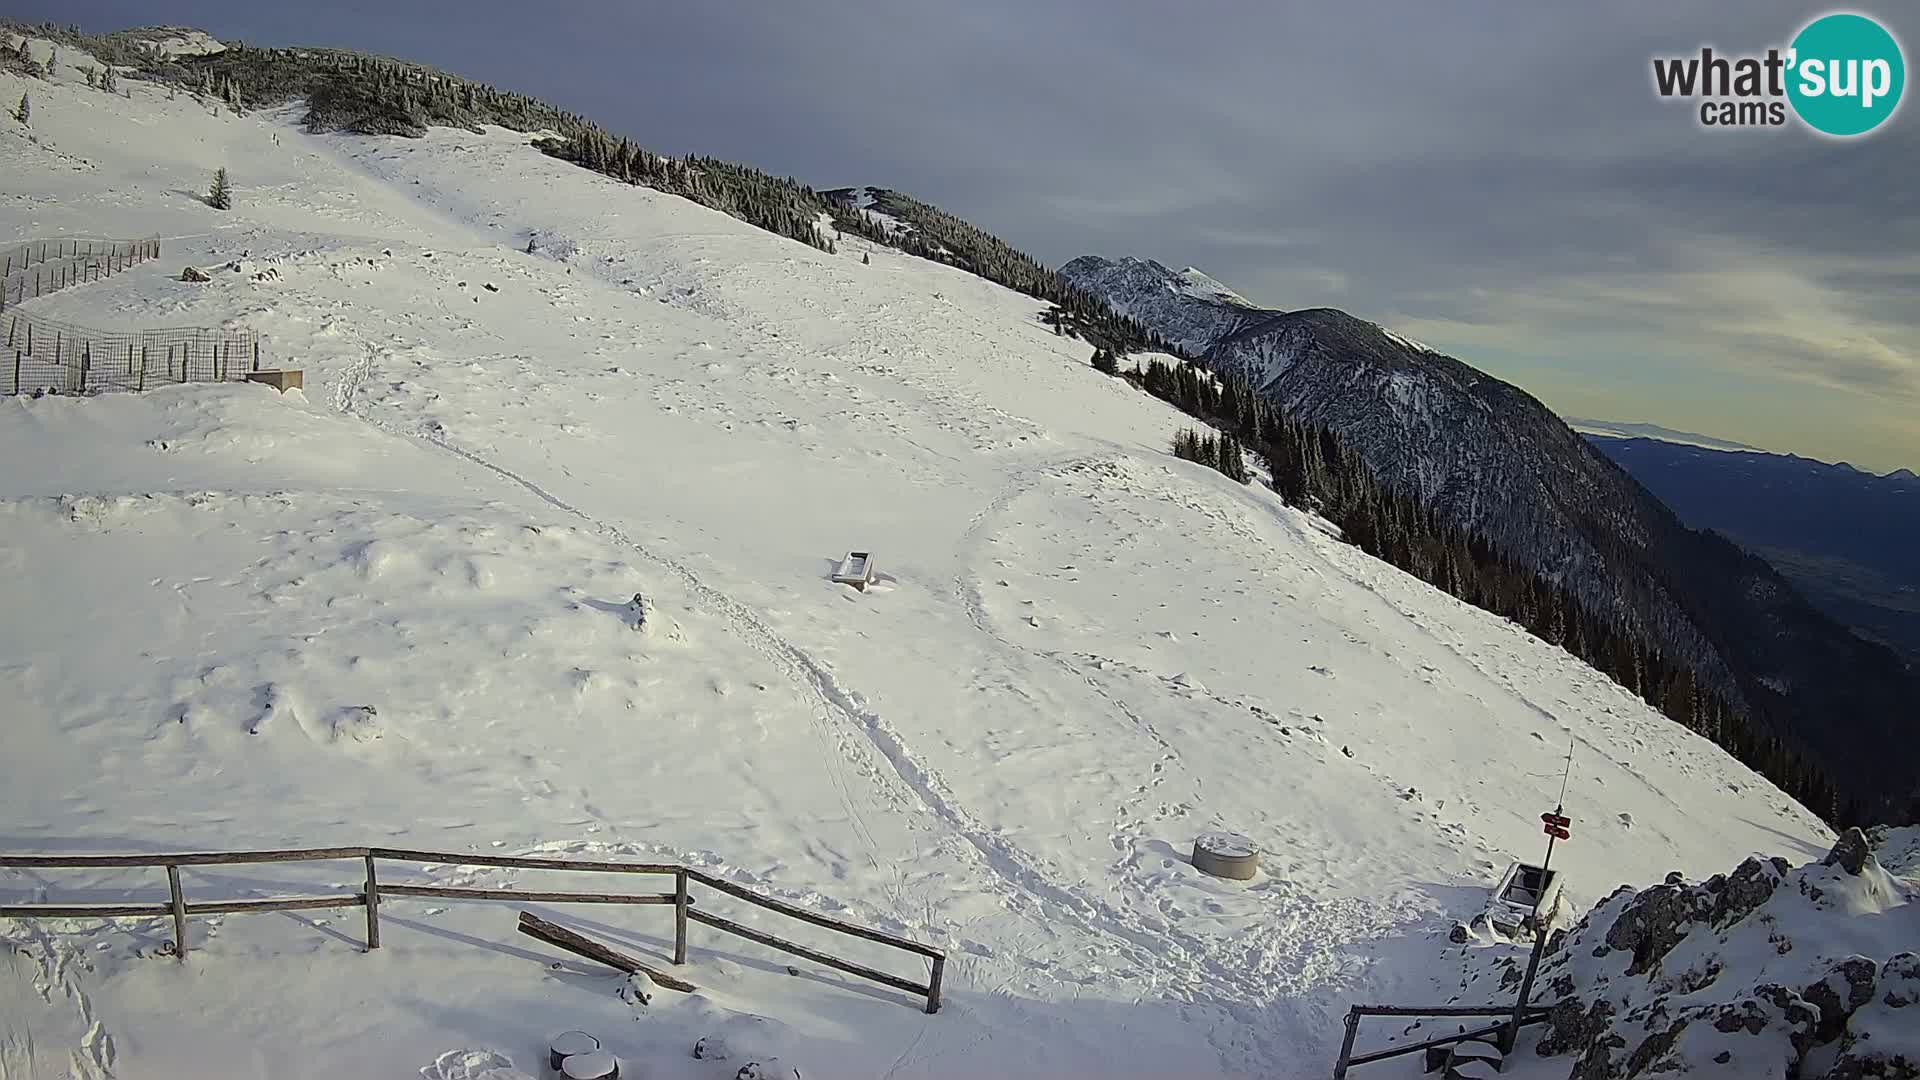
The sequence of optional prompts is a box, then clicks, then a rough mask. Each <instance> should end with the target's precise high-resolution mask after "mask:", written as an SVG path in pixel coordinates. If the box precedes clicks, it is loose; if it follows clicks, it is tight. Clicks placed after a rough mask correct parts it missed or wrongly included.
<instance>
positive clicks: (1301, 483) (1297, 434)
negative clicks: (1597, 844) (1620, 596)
mask: <svg viewBox="0 0 1920 1080" xmlns="http://www.w3.org/2000/svg"><path fill="white" fill-rule="evenodd" d="M1122 375H1123V376H1124V377H1125V378H1127V379H1128V380H1129V381H1131V382H1134V383H1135V384H1136V385H1138V386H1139V387H1140V388H1141V389H1143V390H1145V391H1147V392H1148V393H1150V394H1153V395H1154V396H1155V397H1158V398H1160V399H1161V400H1163V401H1166V402H1168V403H1169V404H1171V405H1173V406H1175V407H1176V408H1179V409H1180V410H1181V411H1182V412H1185V413H1187V414H1188V415H1190V416H1193V417H1194V418H1196V419H1198V420H1201V421H1203V422H1205V423H1207V424H1208V425H1209V426H1210V427H1211V428H1213V429H1215V430H1214V433H1213V434H1200V433H1199V432H1196V431H1192V430H1186V431H1182V432H1180V433H1179V434H1178V435H1176V436H1175V437H1174V443H1173V452H1174V453H1175V454H1176V455H1178V456H1180V457H1183V458H1187V459H1189V460H1193V461H1199V462H1201V463H1203V464H1207V465H1210V466H1212V467H1214V468H1217V469H1220V471H1221V472H1223V473H1226V474H1227V475H1229V476H1234V475H1235V473H1236V472H1238V473H1239V475H1238V476H1236V479H1242V480H1244V479H1245V478H1246V477H1245V467H1244V465H1239V467H1238V468H1237V469H1236V468H1235V467H1234V466H1233V465H1228V464H1226V462H1227V461H1228V460H1231V461H1233V462H1235V463H1237V462H1239V460H1240V455H1239V447H1240V446H1241V445H1242V444H1244V445H1245V446H1247V447H1248V448H1250V449H1252V450H1253V452H1254V453H1256V454H1257V455H1258V456H1259V457H1260V458H1261V459H1262V461H1263V462H1264V463H1265V465H1266V467H1267V470H1268V472H1269V474H1270V476H1271V477H1272V484H1273V488H1274V490H1275V491H1276V492H1277V493H1279V495H1280V497H1281V498H1282V499H1283V500H1285V501H1286V502H1287V504H1288V505H1291V506H1297V507H1302V508H1305V509H1309V510H1312V511H1313V512H1315V513H1318V514H1319V515H1320V516H1322V517H1324V518H1326V519H1327V520H1328V521H1330V522H1332V523H1333V524H1334V525H1336V526H1338V527H1339V529H1340V532H1341V535H1342V536H1343V537H1344V538H1345V539H1346V540H1347V542H1348V543H1351V544H1353V545H1354V546H1356V547H1358V548H1360V549H1361V550H1362V551H1365V552H1366V553H1367V554H1369V555H1372V556H1374V557H1376V558H1378V559H1381V560H1383V561H1385V562H1389V563H1392V564H1393V565H1394V566H1396V567H1398V568H1400V569H1401V570H1404V571H1406V572H1407V573H1410V574H1412V575H1414V576H1415V577H1418V578H1420V579H1421V580H1423V581H1425V582H1427V583H1428V584H1430V585H1433V586H1434V587H1436V588H1438V589H1440V590H1442V591H1443V592H1446V593H1448V594H1449V595H1451V596H1454V597H1456V598H1458V599H1460V600H1462V601H1465V602H1466V603H1469V604H1472V605H1473V606H1475V607H1478V608H1480V609H1482V610H1485V611H1490V612H1492V613H1494V614H1495V615H1499V616H1501V617H1503V618H1507V619H1510V620H1512V621H1513V622H1515V623H1517V624H1519V625H1520V626H1522V627H1524V628H1526V630H1527V631H1528V632H1529V633H1531V634H1533V635H1534V636H1535V637H1537V638H1540V639H1541V640H1543V641H1546V642H1548V643H1549V644H1552V645H1556V646H1558V647H1560V648H1562V649H1564V650H1566V651H1567V652H1568V653H1571V654H1572V655H1574V656H1576V657H1578V658H1580V659H1581V660H1583V661H1585V662H1586V663H1587V664H1588V665H1589V666H1591V667H1593V668H1594V669H1595V670H1597V671H1600V672H1601V673H1603V674H1605V675H1607V676H1608V677H1609V678H1611V679H1612V680H1613V681H1614V682H1616V683H1618V684H1619V685H1620V686H1622V687H1624V688H1625V689H1627V690H1628V691H1630V692H1632V693H1633V694H1634V695H1636V696H1638V697H1639V698H1640V699H1641V700H1643V701H1645V702H1646V703H1647V704H1649V705H1651V706H1653V707H1654V708H1657V709H1659V710H1660V711H1661V712H1663V713H1665V714H1666V715H1667V716H1668V717H1670V718H1672V719H1673V720H1675V721H1677V722H1679V723H1681V724H1684V725H1686V726H1687V727H1688V728H1689V729H1691V730H1693V731H1695V732H1698V733H1699V734H1701V735H1703V736H1705V737H1706V738H1708V739H1711V740H1712V741H1713V742H1714V743H1716V744H1717V745H1719V746H1721V747H1723V748H1724V749H1726V750H1727V751H1728V752H1729V753H1731V754H1732V755H1733V756H1734V757H1735V758H1737V759H1739V760H1740V761H1741V762H1743V763H1744V764H1746V765H1747V766H1748V767H1749V768H1751V769H1753V770H1754V771H1755V772H1757V773H1759V774H1760V775H1762V776H1764V777H1766V778H1767V779H1768V780H1770V781H1772V782H1773V783H1774V784H1775V785H1776V786H1777V787H1779V788H1780V789H1781V790H1782V791H1784V792H1786V793H1787V794H1789V795H1791V796H1793V797H1794V798H1795V799H1796V800H1798V801H1799V802H1800V803H1801V805H1803V806H1805V807H1807V808H1808V809H1809V810H1812V811H1813V812H1814V813H1816V814H1819V815H1820V816H1821V817H1822V818H1824V819H1826V820H1827V821H1828V822H1829V823H1830V824H1833V825H1835V826H1836V827H1845V826H1847V825H1853V824H1865V823H1866V822H1864V821H1863V820H1862V818H1863V816H1864V815H1865V813H1866V808H1864V807H1863V806H1862V805H1861V803H1860V802H1858V801H1857V800H1856V799H1854V798H1851V797H1849V796H1848V795H1847V794H1846V793H1844V792H1842V791H1841V790H1840V789H1839V788H1838V787H1837V786H1836V785H1835V784H1834V782H1833V780H1832V778H1831V777H1830V776H1828V775H1827V774H1826V772H1825V771H1824V770H1823V769H1822V768H1820V767H1819V766H1818V765H1817V764H1816V763H1815V762H1814V761H1813V760H1812V759H1811V758H1810V757H1808V756H1807V755H1806V754H1804V753H1803V752H1801V751H1800V750H1799V749H1797V748H1796V747H1794V746H1792V745H1790V744H1789V743H1788V742H1786V741H1785V740H1783V739H1781V738H1780V737H1779V736H1778V735H1777V734H1776V733H1774V732H1773V731H1772V730H1771V729H1770V728H1769V727H1768V726H1767V725H1766V724H1764V723H1762V722H1758V721H1756V719H1755V718H1754V717H1753V716H1752V715H1751V714H1750V713H1749V712H1748V711H1747V710H1745V709H1742V708H1740V707H1739V706H1737V705H1735V704H1734V703H1733V701H1732V700H1731V699H1730V698H1729V697H1728V696H1727V695H1725V694H1722V693H1720V692H1718V691H1716V690H1714V689H1712V688H1710V687H1708V686H1706V685H1705V684H1704V682H1703V680H1701V679H1700V677H1699V676H1698V675H1697V674H1696V673H1695V672H1694V670H1693V669H1692V668H1691V667H1689V666H1687V665H1685V664H1681V663H1676V662H1672V661H1670V660H1669V659H1668V658H1666V657H1663V656H1662V655H1661V654H1660V652H1659V650H1658V649H1656V648H1652V647H1650V646H1649V645H1648V644H1647V643H1646V642H1645V640H1644V639H1643V638H1641V637H1640V636H1639V635H1637V634H1634V633H1632V632H1631V631H1629V630H1628V629H1626V628H1625V627H1623V626H1622V625H1620V624H1619V623H1617V622H1614V621H1612V620H1609V619H1604V618H1601V617H1598V616H1596V615H1595V614H1594V613H1593V612H1592V611H1590V610H1589V609H1588V608H1587V607H1586V606H1585V605H1584V604H1582V603H1581V602H1580V600H1579V599H1578V598H1577V597H1575V596H1574V594H1573V593H1572V592H1571V591H1569V590H1567V589H1565V588H1563V587H1561V586H1559V585H1557V584H1555V583H1554V582H1552V581H1551V580H1549V579H1547V578H1545V577H1542V576H1541V575H1539V574H1536V573H1534V572H1533V571H1532V570H1531V569H1529V568H1527V567H1526V566H1523V565H1521V564H1520V563H1519V562H1518V561H1517V560H1515V559H1512V558H1509V557H1507V556H1506V555H1505V554H1504V553H1502V552H1501V551H1499V550H1498V549H1497V548H1495V547H1494V546H1493V545H1492V544H1491V543H1489V542H1487V541H1486V540H1484V539H1482V538H1480V537H1478V536H1475V535H1473V534H1470V533H1468V532H1467V531H1465V530H1462V529H1460V528H1457V527H1454V526H1452V525H1449V524H1447V523H1444V522H1442V521H1441V520H1440V519H1439V518H1438V517H1437V516H1436V515H1435V514H1434V513H1432V512H1431V511H1429V510H1427V509H1426V508H1425V507H1423V506H1421V505H1420V503H1418V502H1417V501H1416V500H1414V499H1413V498H1412V497H1410V496H1407V495H1404V494H1401V493H1399V492H1396V491H1393V490H1390V489H1389V488H1387V487H1386V486H1384V485H1383V484H1381V483H1380V482H1378V481H1377V480H1376V479H1375V478H1374V476H1373V473H1372V472H1371V470H1369V469H1368V468H1367V466H1366V464H1365V462H1364V461H1363V460H1362V459H1361V457H1360V455H1359V454H1358V453H1356V452H1353V451H1350V450H1348V449H1347V448H1346V446H1345V445H1344V444H1343V443H1342V442H1341V440H1340V438H1339V436H1338V435H1336V434H1335V433H1334V432H1333V431H1331V430H1329V429H1326V428H1322V427H1319V426H1317V425H1311V424H1305V423H1301V422H1298V421H1295V420H1292V419H1289V418H1288V417H1286V416H1285V415H1284V414H1283V413H1282V412H1281V411H1280V410H1279V409H1278V408H1277V407H1276V406H1274V405H1273V404H1272V403H1270V402H1269V401H1267V400H1266V399H1265V398H1262V397H1261V396H1260V395H1259V394H1258V393H1257V392H1256V391H1255V390H1254V388H1253V387H1252V386H1251V385H1250V384H1248V383H1247V382H1246V381H1245V380H1244V379H1227V380H1221V379H1219V378H1217V377H1216V376H1214V375H1213V374H1212V373H1210V372H1207V371H1204V370H1202V369H1201V368H1200V367H1199V365H1197V364H1194V363H1192V362H1185V363H1178V364H1169V363H1166V362H1164V361H1160V360H1153V361H1150V362H1148V363H1147V364H1146V365H1144V366H1142V367H1138V368H1136V369H1130V370H1127V371H1124V372H1122ZM1228 448H1231V449H1228ZM1908 813H1909V814H1910V815H1920V804H1916V805H1915V806H1914V807H1911V808H1909V809H1908Z"/></svg>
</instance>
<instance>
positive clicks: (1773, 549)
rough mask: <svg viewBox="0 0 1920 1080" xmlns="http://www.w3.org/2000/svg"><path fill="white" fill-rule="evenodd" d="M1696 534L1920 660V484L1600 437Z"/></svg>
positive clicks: (1793, 461)
mask: <svg viewBox="0 0 1920 1080" xmlns="http://www.w3.org/2000/svg"><path fill="white" fill-rule="evenodd" d="M1588 439H1589V440H1590V441H1591V442H1592V443H1593V445H1594V446H1596V447H1598V448H1599V450H1600V452H1601V453H1603V454H1605V455H1607V457H1609V458H1611V459H1612V460H1613V461H1614V462H1616V463H1617V464H1619V465H1620V467H1621V468H1624V469H1626V470H1627V472H1628V473H1630V474H1632V476H1633V477H1634V478H1635V479H1637V480H1639V481H1640V482H1641V483H1642V484H1644V485H1646V487H1647V488H1648V489H1649V490H1651V491H1652V492H1653V493H1654V494H1655V495H1657V496H1659V498H1660V500H1661V501H1662V502H1665V503H1666V504H1667V505H1668V506H1670V507H1672V508H1673V509H1674V511H1675V512H1676V513H1678V514H1679V515H1680V518H1681V520H1682V521H1685V522H1686V523H1687V524H1688V525H1691V526H1693V527H1695V528H1703V529H1713V530H1715V531H1717V532H1720V533H1723V534H1725V535H1726V536H1727V537H1728V538H1730V539H1732V540H1734V541H1736V542H1737V543H1739V544H1740V545H1741V546H1742V547H1745V548H1747V549H1749V550H1751V551H1754V552H1756V553H1758V554H1760V555H1762V556H1764V557H1765V558H1766V559H1767V561H1768V562H1770V563H1772V564H1773V565H1774V566H1776V567H1778V568H1779V569H1780V572H1781V573H1783V574H1785V575H1786V576H1787V578H1788V580H1790V581H1792V582H1793V583H1794V584H1795V585H1797V586H1798V587H1799V588H1800V590H1801V591H1802V592H1804V593H1805V594H1806V595H1807V598H1808V599H1810V600H1812V601H1813V603H1814V605H1815V606H1816V607H1818V608H1820V610H1822V611H1824V612H1826V613H1827V614H1829V615H1831V616H1833V617H1834V618H1835V619H1838V620H1840V621H1841V622H1843V623H1846V624H1847V625H1849V626H1852V627H1853V628H1854V629H1855V630H1857V631H1858V632H1860V633H1861V634H1862V635H1863V636H1866V637H1870V638H1874V639H1877V640H1880V641H1884V642H1887V643H1888V644H1890V645H1892V646H1893V647H1894V648H1896V649H1899V650H1900V651H1902V652H1903V653H1905V654H1906V656H1907V657H1908V658H1909V659H1910V660H1920V562H1917V561H1916V559H1915V553H1916V552H1920V477H1915V476H1914V474H1913V473H1912V472H1910V471H1907V470H1904V469H1902V470H1900V471H1899V472H1895V473H1890V474H1888V475H1886V476H1875V475H1873V474H1872V473H1865V472H1861V471H1859V470H1858V469H1855V468H1853V467H1852V466H1850V465H1845V464H1841V465H1829V464H1826V463H1825V462H1820V461H1813V460H1810V459H1808V458H1803V457H1795V456H1793V455H1791V454H1769V453H1764V452H1759V451H1752V450H1744V451H1739V452H1727V451H1724V450H1716V449H1710V448H1706V447H1701V446H1695V445H1684V444H1680V443H1677V442H1674V441H1671V440H1666V439H1655V438H1619V437H1613V436H1607V435H1599V434H1592V433H1590V434H1589V435H1588Z"/></svg>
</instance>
